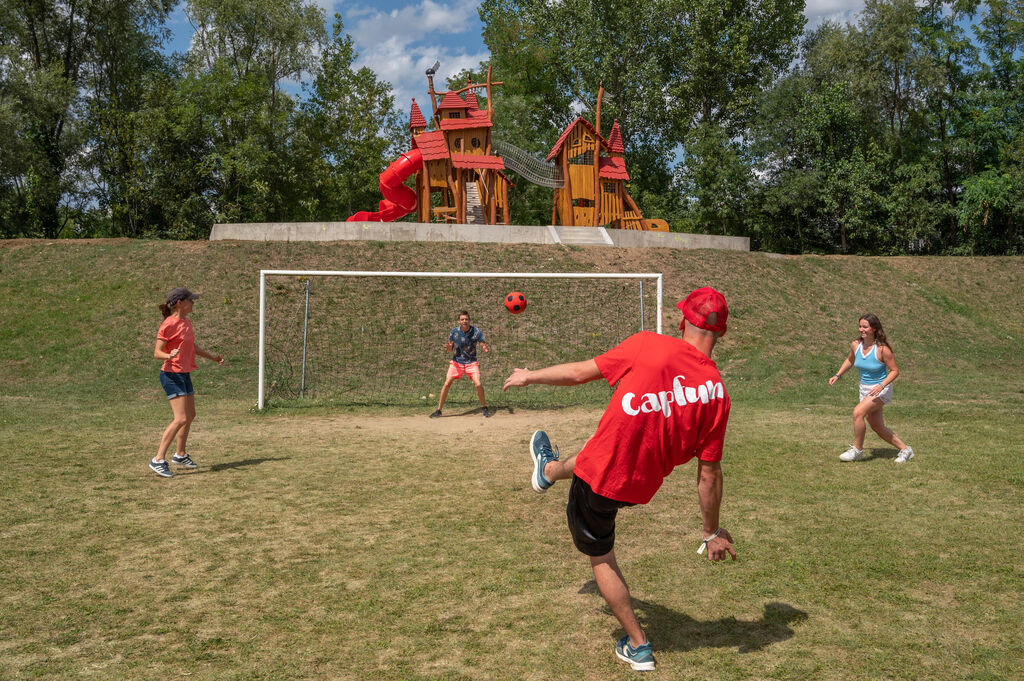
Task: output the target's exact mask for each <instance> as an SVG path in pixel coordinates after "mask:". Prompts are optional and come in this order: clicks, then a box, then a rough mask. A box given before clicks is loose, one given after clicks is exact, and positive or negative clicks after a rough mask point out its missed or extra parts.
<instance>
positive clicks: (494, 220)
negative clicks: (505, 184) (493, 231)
mask: <svg viewBox="0 0 1024 681" xmlns="http://www.w3.org/2000/svg"><path fill="white" fill-rule="evenodd" d="M487 174H488V175H490V177H491V192H490V193H491V195H490V196H489V197H487V203H489V204H490V206H491V223H490V224H492V225H496V224H498V171H497V170H488V171H487Z"/></svg>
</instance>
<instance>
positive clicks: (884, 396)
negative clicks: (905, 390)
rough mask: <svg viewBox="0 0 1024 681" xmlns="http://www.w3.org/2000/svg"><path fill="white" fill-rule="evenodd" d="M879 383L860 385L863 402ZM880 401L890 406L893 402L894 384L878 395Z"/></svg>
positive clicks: (883, 389)
mask: <svg viewBox="0 0 1024 681" xmlns="http://www.w3.org/2000/svg"><path fill="white" fill-rule="evenodd" d="M876 385H878V384H877V383H874V384H872V385H868V384H867V383H861V384H860V399H861V401H862V402H863V401H864V398H865V397H867V396H868V393H869V392H871V389H872V388H874V387H875V386H876ZM878 399H880V400H882V404H889V403H890V402H892V383H890V384H889V385H887V386H885V387H884V388H882V392H881V393H879V394H878Z"/></svg>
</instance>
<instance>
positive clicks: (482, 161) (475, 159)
mask: <svg viewBox="0 0 1024 681" xmlns="http://www.w3.org/2000/svg"><path fill="white" fill-rule="evenodd" d="M452 165H453V166H455V167H456V168H478V169H487V170H504V169H505V162H504V161H502V160H501V157H499V156H480V155H473V154H452Z"/></svg>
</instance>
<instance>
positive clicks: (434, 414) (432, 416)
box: [430, 409, 441, 419]
mask: <svg viewBox="0 0 1024 681" xmlns="http://www.w3.org/2000/svg"><path fill="white" fill-rule="evenodd" d="M440 417H441V410H440V409H435V410H434V413H432V414H431V415H430V418H432V419H436V418H440Z"/></svg>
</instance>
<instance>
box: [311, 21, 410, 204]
mask: <svg viewBox="0 0 1024 681" xmlns="http://www.w3.org/2000/svg"><path fill="white" fill-rule="evenodd" d="M357 56H358V55H357V53H356V51H355V48H354V46H353V41H352V38H351V36H349V35H348V34H346V33H345V32H344V24H343V23H342V20H341V16H340V15H337V14H336V15H335V21H334V26H333V29H332V36H331V40H330V41H329V42H328V43H327V45H326V46H325V48H324V51H323V54H322V55H321V58H320V63H319V64H318V65H317V66H316V68H315V69H314V77H313V81H312V84H311V86H310V87H309V88H308V97H307V98H306V101H305V102H303V104H302V113H303V122H302V127H303V129H304V137H305V144H306V150H307V153H308V158H309V161H308V164H309V167H310V168H312V170H313V172H312V174H311V177H310V189H311V190H312V191H311V192H310V194H309V195H308V197H307V198H306V200H305V202H304V204H303V207H302V209H301V210H302V212H303V214H304V215H305V217H306V218H307V219H317V220H344V219H345V218H346V217H348V216H349V215H351V214H352V213H354V212H356V211H358V210H364V209H368V208H369V207H372V206H375V205H376V204H377V202H378V201H379V200H380V198H381V197H380V189H379V186H378V184H379V183H378V176H379V174H380V172H381V171H382V170H383V169H384V167H385V166H386V165H387V163H389V162H390V161H391V160H392V159H393V158H394V157H395V156H397V154H399V153H401V152H402V151H406V150H408V148H409V144H410V143H409V129H408V127H407V125H408V119H407V118H403V116H401V115H400V114H399V113H398V112H397V111H395V108H394V96H393V95H392V94H391V86H390V84H388V83H386V82H382V81H379V80H377V77H376V75H375V74H374V73H373V72H372V71H371V70H370V69H368V68H366V67H362V68H359V69H355V68H353V64H354V62H355V60H356V57H357Z"/></svg>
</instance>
